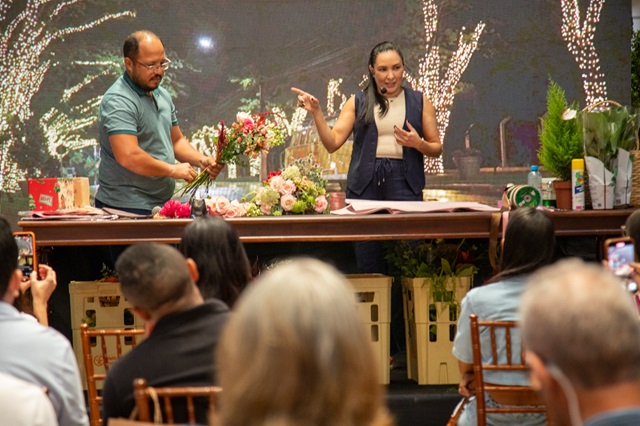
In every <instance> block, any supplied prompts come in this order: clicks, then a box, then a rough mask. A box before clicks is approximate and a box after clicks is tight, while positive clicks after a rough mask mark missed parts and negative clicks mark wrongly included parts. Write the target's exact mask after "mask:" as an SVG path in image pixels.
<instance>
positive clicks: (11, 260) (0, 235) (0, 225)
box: [0, 216, 18, 298]
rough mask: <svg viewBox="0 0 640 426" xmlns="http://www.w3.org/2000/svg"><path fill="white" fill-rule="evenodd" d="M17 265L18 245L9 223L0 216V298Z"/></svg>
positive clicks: (5, 290)
mask: <svg viewBox="0 0 640 426" xmlns="http://www.w3.org/2000/svg"><path fill="white" fill-rule="evenodd" d="M17 267H18V245H17V244H16V240H15V239H14V238H13V232H11V225H9V222H7V220H6V219H5V218H4V217H2V216H0V298H2V297H4V295H5V293H6V292H7V288H9V279H10V278H11V275H13V273H14V272H15V270H16V268H17Z"/></svg>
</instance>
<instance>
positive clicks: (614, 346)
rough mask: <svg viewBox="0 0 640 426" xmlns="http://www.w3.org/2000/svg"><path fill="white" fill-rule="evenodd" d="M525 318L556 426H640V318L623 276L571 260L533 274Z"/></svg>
mask: <svg viewBox="0 0 640 426" xmlns="http://www.w3.org/2000/svg"><path fill="white" fill-rule="evenodd" d="M520 316H521V321H522V339H523V341H524V344H525V347H526V348H527V362H528V363H529V365H530V366H531V371H532V383H533V384H534V385H536V386H539V387H540V389H541V391H542V394H543V396H544V398H545V401H546V403H547V407H548V410H549V414H550V416H551V417H552V420H553V424H554V425H560V426H564V425H568V426H578V425H584V426H626V425H639V424H640V321H639V318H638V311H637V309H636V306H635V302H634V300H633V298H632V297H631V295H630V294H629V293H628V292H627V291H626V288H625V285H624V284H623V283H622V282H621V281H620V279H619V278H617V277H615V276H614V275H613V274H612V273H611V272H610V271H608V270H607V269H606V268H603V267H602V266H600V265H597V264H587V263H585V262H583V261H581V260H579V259H567V260H563V261H561V262H558V264H556V265H553V266H550V267H548V268H545V269H543V270H541V271H540V272H539V273H536V274H534V275H533V276H532V277H531V280H530V282H529V284H528V285H527V289H526V290H525V292H524V295H523V296H522V305H521V314H520Z"/></svg>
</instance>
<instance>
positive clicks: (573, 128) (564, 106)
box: [538, 80, 584, 181]
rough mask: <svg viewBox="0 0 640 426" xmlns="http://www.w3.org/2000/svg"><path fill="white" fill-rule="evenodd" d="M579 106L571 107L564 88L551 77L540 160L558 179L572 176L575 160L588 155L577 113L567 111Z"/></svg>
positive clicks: (540, 131)
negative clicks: (572, 162) (585, 153)
mask: <svg viewBox="0 0 640 426" xmlns="http://www.w3.org/2000/svg"><path fill="white" fill-rule="evenodd" d="M577 109H578V105H577V103H575V102H574V103H572V104H571V106H569V104H568V103H567V98H566V96H565V92H564V90H562V88H561V87H560V86H559V85H558V84H557V83H556V82H555V81H553V80H551V81H550V83H549V87H548V88H547V112H546V114H545V115H544V116H543V117H542V122H541V125H540V127H539V129H538V136H539V138H540V148H539V149H538V159H539V160H540V164H542V166H543V167H544V169H545V170H546V171H549V172H551V173H553V175H554V176H555V177H556V178H557V179H558V180H563V181H567V180H569V179H571V160H573V159H574V158H582V156H583V155H584V154H583V147H582V134H581V132H580V129H579V128H578V125H577V123H576V120H575V118H573V117H574V116H575V115H574V114H567V113H566V112H569V111H573V112H575V110H577Z"/></svg>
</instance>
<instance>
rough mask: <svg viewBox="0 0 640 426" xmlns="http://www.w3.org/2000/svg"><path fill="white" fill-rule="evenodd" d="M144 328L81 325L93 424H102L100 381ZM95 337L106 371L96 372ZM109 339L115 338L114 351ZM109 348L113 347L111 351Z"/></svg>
mask: <svg viewBox="0 0 640 426" xmlns="http://www.w3.org/2000/svg"><path fill="white" fill-rule="evenodd" d="M143 334H144V329H141V328H136V329H127V330H119V329H106V330H99V329H90V328H89V325H88V324H82V325H81V326H80V336H81V339H82V359H83V363H84V371H85V375H86V376H87V394H88V396H89V418H90V420H91V426H99V425H101V424H102V418H101V417H100V404H101V403H102V396H101V395H99V394H98V382H99V381H103V380H104V379H105V377H106V376H107V372H108V371H109V367H110V366H111V362H112V361H114V360H116V359H119V358H122V355H123V347H124V346H125V339H127V341H126V346H127V347H129V348H132V347H135V345H136V343H137V338H138V337H142V335H143ZM92 337H95V338H96V339H97V340H96V344H98V345H99V347H100V348H101V351H102V361H103V363H104V364H103V365H104V373H96V372H95V369H94V362H93V355H92V352H91V346H92V345H91V338H92ZM107 339H114V340H115V351H113V347H114V345H109V344H107ZM109 348H112V350H111V351H110V350H109Z"/></svg>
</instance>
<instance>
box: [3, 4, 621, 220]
mask: <svg viewBox="0 0 640 426" xmlns="http://www.w3.org/2000/svg"><path fill="white" fill-rule="evenodd" d="M139 29H148V30H151V31H153V32H155V33H156V34H157V35H159V36H160V38H161V39H162V41H163V43H164V46H165V49H166V55H167V57H168V58H169V59H171V61H172V65H171V68H170V69H169V70H168V71H167V72H166V75H165V78H164V80H163V82H162V84H163V86H164V87H166V88H168V89H169V90H170V91H171V93H172V95H173V97H174V102H175V104H176V107H177V110H178V117H179V121H180V126H181V128H182V131H183V133H184V134H185V135H187V137H189V138H191V139H193V140H197V139H198V137H200V136H201V135H202V134H203V131H206V130H203V129H205V127H207V126H208V127H211V126H215V125H216V124H217V123H218V122H220V121H221V120H224V121H225V122H226V123H230V122H231V121H233V120H234V119H235V115H236V113H237V112H238V111H239V110H241V109H245V110H251V111H253V112H258V111H261V110H272V109H276V110H278V111H279V112H280V114H281V116H282V117H283V119H284V120H285V122H286V124H287V126H288V127H287V131H288V132H291V134H292V135H295V132H296V131H297V130H298V129H300V128H304V127H305V126H308V125H309V117H308V116H305V115H304V114H301V112H300V111H296V97H295V95H294V94H293V93H291V92H290V88H291V87H292V86H296V87H299V88H301V89H304V90H306V91H309V92H311V93H313V94H315V95H316V96H317V97H318V98H319V99H320V101H321V104H322V106H323V109H324V110H325V111H327V112H328V114H329V115H334V116H335V115H337V114H338V112H339V109H340V105H341V104H342V103H343V102H344V100H345V99H346V98H347V97H349V96H350V95H352V94H354V93H355V92H356V91H357V90H360V87H361V85H362V83H363V80H364V78H365V75H366V72H367V61H368V56H369V52H370V50H371V48H372V47H373V46H374V45H375V44H377V43H379V42H381V41H384V40H392V41H394V42H395V43H397V45H398V46H400V47H401V48H402V49H403V51H404V58H405V63H406V69H407V79H408V80H409V81H410V82H411V84H412V85H413V86H414V87H417V88H419V89H420V90H422V91H424V92H425V93H427V94H428V97H429V98H430V99H431V101H432V102H433V103H434V104H435V105H436V108H437V112H438V122H439V130H440V134H441V136H442V139H443V141H444V155H443V157H442V159H441V160H440V161H439V162H436V163H434V164H433V165H432V167H433V170H434V171H442V170H444V171H445V172H446V171H447V170H450V169H455V165H454V164H453V161H452V157H451V154H452V152H453V151H454V150H456V149H461V148H463V147H464V146H465V144H464V140H465V134H468V135H469V141H470V144H471V146H472V147H475V148H478V149H479V150H481V151H482V153H483V156H484V159H483V167H503V166H507V167H518V166H520V167H523V166H527V165H529V164H531V163H534V162H536V149H537V147H538V137H537V126H538V123H539V119H540V117H541V116H542V115H543V114H544V113H545V109H546V105H545V101H546V90H547V86H548V83H549V80H550V79H553V80H554V81H556V82H557V83H559V84H560V86H561V87H562V88H564V89H565V90H566V93H567V97H568V99H569V101H570V102H571V101H577V102H578V103H579V104H580V106H581V107H584V106H585V105H586V103H587V102H588V101H590V100H593V99H603V98H606V99H613V100H616V101H618V102H620V103H622V104H628V103H629V102H630V40H631V33H632V20H631V4H630V2H629V1H626V0H609V1H607V2H604V0H579V1H575V0H492V1H486V0H403V1H397V0H351V1H342V0H269V1H267V0H245V1H242V2H239V1H237V0H234V1H231V0H207V1H205V0H198V1H196V0H182V1H179V2H178V1H172V0H157V1H131V0H129V1H125V0H117V1H114V0H75V1H66V2H61V1H41V2H39V3H38V4H36V2H33V1H27V0H22V1H13V2H11V1H8V2H7V1H3V2H2V4H1V5H0V33H1V34H2V38H0V93H1V94H2V95H1V96H0V143H1V145H0V167H1V168H2V170H0V184H1V185H0V201H1V202H2V205H1V206H0V214H6V213H5V212H6V211H7V209H8V207H7V203H10V202H11V201H12V200H15V199H16V197H17V199H20V194H21V189H20V188H21V183H20V182H22V181H24V179H25V178H27V177H31V176H58V175H60V174H61V173H63V172H65V173H66V172H68V171H69V170H73V172H75V174H76V175H79V176H89V177H90V178H91V179H92V182H95V174H96V163H97V161H99V154H100V153H99V149H98V148H97V134H98V130H97V124H96V123H97V108H98V105H99V102H100V97H101V95H102V94H103V93H104V91H105V90H106V89H107V88H108V87H109V86H110V85H111V84H112V82H113V81H114V80H115V79H116V78H117V77H118V76H119V75H120V74H121V73H122V72H123V64H122V44H123V41H124V39H125V37H126V36H127V35H128V34H130V33H131V32H133V31H135V30H139ZM501 122H502V123H503V124H504V126H503V127H504V129H506V132H505V133H503V135H502V136H503V138H507V141H506V142H507V145H506V148H505V149H506V152H505V149H503V150H501V148H500V132H499V129H500V123H501ZM281 151H282V149H280V151H279V152H281ZM281 157H282V156H281V155H280V154H279V155H274V156H273V158H272V159H270V162H269V167H270V168H271V169H273V168H277V167H278V166H279V165H280V164H279V163H278V161H279V160H280V159H281ZM22 187H24V185H22ZM3 210H4V211H3Z"/></svg>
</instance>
